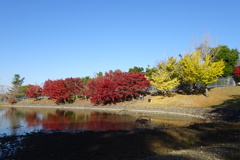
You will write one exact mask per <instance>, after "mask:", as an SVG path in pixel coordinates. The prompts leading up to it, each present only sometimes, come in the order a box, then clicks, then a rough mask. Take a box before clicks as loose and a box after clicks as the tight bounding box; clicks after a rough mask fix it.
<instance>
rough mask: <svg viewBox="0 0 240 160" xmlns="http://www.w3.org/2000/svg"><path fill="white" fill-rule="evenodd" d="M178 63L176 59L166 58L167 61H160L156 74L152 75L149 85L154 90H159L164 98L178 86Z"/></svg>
mask: <svg viewBox="0 0 240 160" xmlns="http://www.w3.org/2000/svg"><path fill="white" fill-rule="evenodd" d="M178 68H179V67H178V63H177V60H176V58H174V57H171V58H168V61H161V62H160V63H159V64H158V66H157V69H156V72H154V73H152V75H151V77H148V78H151V81H150V84H151V85H152V86H154V87H155V88H157V89H159V90H161V91H162V92H163V94H164V97H165V96H166V93H167V91H170V92H171V89H173V88H174V87H175V86H178V85H179V84H180V82H179V80H178V78H177V70H178Z"/></svg>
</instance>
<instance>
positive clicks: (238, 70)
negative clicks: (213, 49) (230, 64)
mask: <svg viewBox="0 0 240 160" xmlns="http://www.w3.org/2000/svg"><path fill="white" fill-rule="evenodd" d="M233 75H234V76H236V77H238V78H240V66H236V67H235V68H234V70H233Z"/></svg>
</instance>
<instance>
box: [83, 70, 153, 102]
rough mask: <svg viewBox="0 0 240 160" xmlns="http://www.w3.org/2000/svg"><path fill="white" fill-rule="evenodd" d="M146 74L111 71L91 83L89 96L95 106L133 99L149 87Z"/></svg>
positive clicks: (89, 84)
mask: <svg viewBox="0 0 240 160" xmlns="http://www.w3.org/2000/svg"><path fill="white" fill-rule="evenodd" d="M149 86H150V84H149V80H147V79H146V78H145V74H143V73H139V72H122V71H119V70H117V71H115V72H113V71H109V72H106V73H105V75H104V76H102V77H97V78H95V79H92V80H90V81H89V83H88V85H87V87H88V96H89V97H91V99H90V100H91V102H93V103H95V104H108V103H116V102H120V101H125V100H127V99H128V98H130V99H132V98H134V96H137V95H138V91H143V90H145V89H146V87H149Z"/></svg>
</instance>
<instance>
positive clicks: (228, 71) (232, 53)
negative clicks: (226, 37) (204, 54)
mask: <svg viewBox="0 0 240 160" xmlns="http://www.w3.org/2000/svg"><path fill="white" fill-rule="evenodd" d="M214 50H218V53H217V55H216V56H215V57H214V58H213V61H214V62H217V61H219V60H221V59H222V60H223V62H224V65H225V68H224V70H223V72H224V74H223V77H227V76H231V75H232V73H233V70H234V68H235V66H236V64H237V62H238V59H239V55H240V53H239V51H238V50H237V49H229V48H228V47H227V46H218V47H217V48H212V50H211V52H213V51H214Z"/></svg>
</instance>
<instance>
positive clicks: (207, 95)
mask: <svg viewBox="0 0 240 160" xmlns="http://www.w3.org/2000/svg"><path fill="white" fill-rule="evenodd" d="M205 96H206V97H209V94H208V89H207V85H205Z"/></svg>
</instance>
